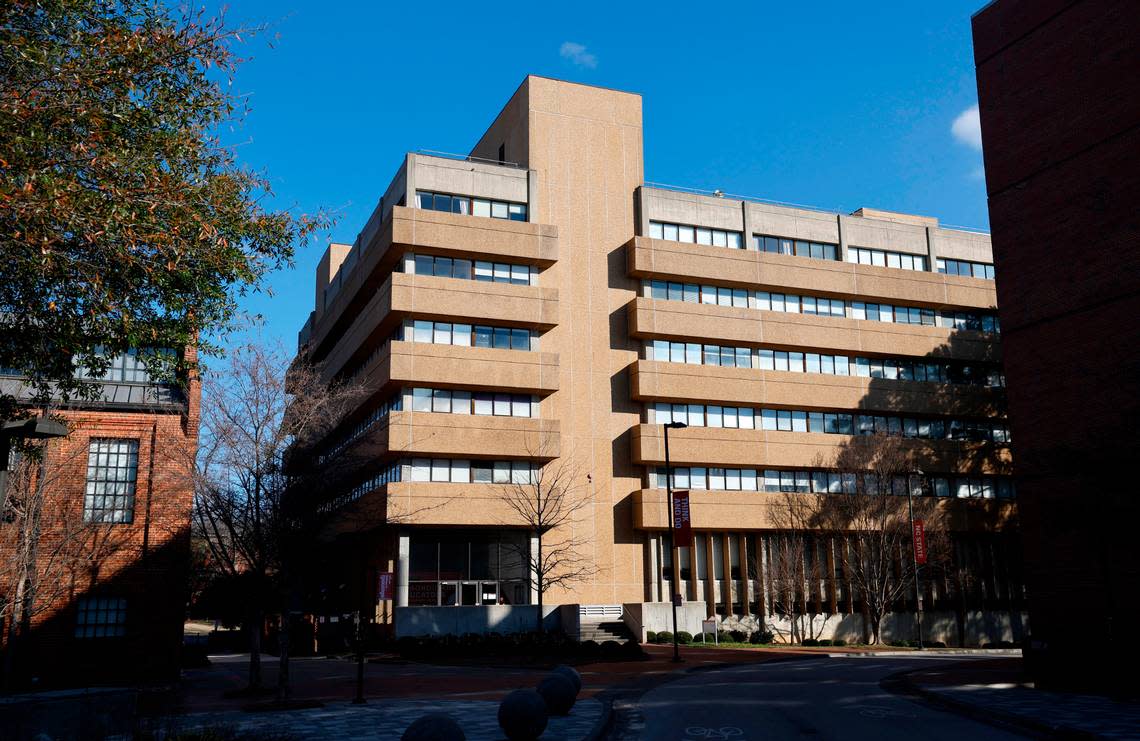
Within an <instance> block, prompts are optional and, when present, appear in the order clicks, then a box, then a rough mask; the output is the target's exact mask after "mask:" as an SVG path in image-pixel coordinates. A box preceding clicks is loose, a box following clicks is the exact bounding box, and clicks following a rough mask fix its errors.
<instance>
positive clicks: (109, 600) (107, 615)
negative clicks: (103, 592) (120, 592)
mask: <svg viewBox="0 0 1140 741" xmlns="http://www.w3.org/2000/svg"><path fill="white" fill-rule="evenodd" d="M126 629H127V601H126V600H125V599H123V598H122V597H83V598H81V599H80V600H79V615H78V617H77V619H76V621H75V637H76V638H117V637H121V636H123V635H126Z"/></svg>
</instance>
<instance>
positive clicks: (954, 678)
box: [901, 657, 1140, 739]
mask: <svg viewBox="0 0 1140 741" xmlns="http://www.w3.org/2000/svg"><path fill="white" fill-rule="evenodd" d="M901 679H902V681H903V683H904V685H905V686H906V688H907V689H909V690H911V691H913V692H915V693H916V694H918V695H920V696H922V697H924V698H926V699H927V700H930V701H933V702H935V703H938V704H940V705H942V706H944V707H947V708H949V709H952V710H954V711H957V712H960V713H963V714H966V715H969V716H971V717H975V718H978V719H981V720H991V721H995V720H996V721H998V722H999V723H1000V724H1002V725H1008V726H1014V727H1018V728H1021V729H1023V730H1026V731H1030V732H1033V733H1035V734H1044V735H1046V736H1051V737H1052V736H1054V735H1057V734H1065V735H1070V734H1071V735H1072V737H1076V738H1081V737H1084V738H1108V739H1140V702H1135V701H1126V700H1114V699H1112V698H1109V697H1104V696H1102V695H1078V694H1074V693H1067V692H1049V691H1045V690H1038V689H1036V688H1034V687H1033V685H1032V684H1031V683H1029V682H1026V681H1025V679H1024V676H1023V673H1022V668H1021V659H1020V658H1014V657H1009V658H1006V657H1003V658H1000V659H994V660H992V661H979V662H974V663H972V664H969V665H966V666H950V667H938V668H931V669H924V670H921V671H917V672H911V673H909V674H906V675H904V676H903V677H902V678H901Z"/></svg>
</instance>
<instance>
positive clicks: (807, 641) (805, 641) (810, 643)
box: [800, 638, 819, 646]
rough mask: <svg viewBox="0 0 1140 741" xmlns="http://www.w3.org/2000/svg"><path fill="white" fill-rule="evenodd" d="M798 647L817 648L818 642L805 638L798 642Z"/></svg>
mask: <svg viewBox="0 0 1140 741" xmlns="http://www.w3.org/2000/svg"><path fill="white" fill-rule="evenodd" d="M800 645H801V646H818V645H819V641H818V640H816V639H815V638H805V639H803V640H802V641H800Z"/></svg>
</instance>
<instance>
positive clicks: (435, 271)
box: [404, 253, 538, 286]
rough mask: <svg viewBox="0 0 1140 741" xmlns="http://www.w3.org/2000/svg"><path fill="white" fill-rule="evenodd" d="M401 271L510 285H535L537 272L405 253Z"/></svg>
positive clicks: (530, 269)
mask: <svg viewBox="0 0 1140 741" xmlns="http://www.w3.org/2000/svg"><path fill="white" fill-rule="evenodd" d="M404 271H405V272H408V273H413V274H415V275H432V276H435V277H437V278H459V279H461V280H477V281H486V282H494V283H511V284H513V285H522V286H529V285H537V284H538V269H537V268H534V267H532V266H530V265H516V264H512V263H502V262H489V261H485V260H476V261H474V262H472V261H471V260H467V259H463V258H459V257H439V256H437V255H416V254H411V253H409V254H407V255H405V256H404Z"/></svg>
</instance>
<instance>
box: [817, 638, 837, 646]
mask: <svg viewBox="0 0 1140 741" xmlns="http://www.w3.org/2000/svg"><path fill="white" fill-rule="evenodd" d="M816 645H819V646H824V647H827V646H834V645H835V642H834V641H832V640H831V639H830V638H820V639H819V641H818V642H817V644H816Z"/></svg>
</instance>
